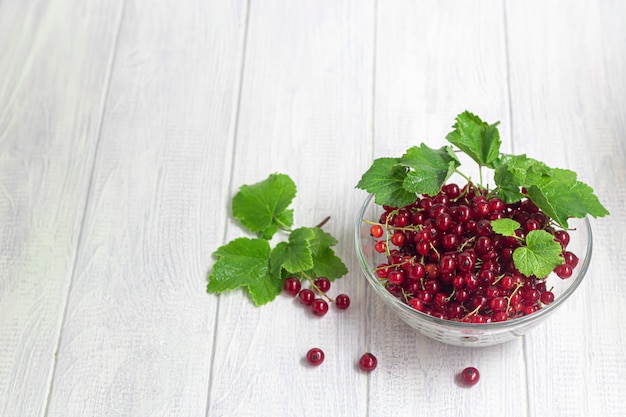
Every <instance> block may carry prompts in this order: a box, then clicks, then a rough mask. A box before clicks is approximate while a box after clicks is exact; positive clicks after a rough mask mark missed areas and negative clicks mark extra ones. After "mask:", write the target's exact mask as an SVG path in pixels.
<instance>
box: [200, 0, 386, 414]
mask: <svg viewBox="0 0 626 417" xmlns="http://www.w3.org/2000/svg"><path fill="white" fill-rule="evenodd" d="M373 25H374V9H373V3H372V2H366V3H364V2H362V1H343V2H317V1H303V2H292V1H269V2H253V3H252V4H251V9H250V16H249V28H248V40H247V46H246V59H245V67H244V74H243V89H242V102H241V113H240V118H239V122H238V136H237V143H236V148H235V161H234V170H233V187H232V189H231V193H233V194H234V193H235V192H236V190H237V187H239V186H240V185H242V184H250V183H254V182H257V181H260V180H262V179H264V178H265V177H266V176H267V175H268V174H270V173H272V172H284V173H286V174H288V175H290V176H291V177H292V178H293V179H294V181H295V182H296V184H297V186H298V195H297V196H296V199H295V201H294V204H293V208H294V210H295V224H296V226H313V225H315V224H317V223H318V222H319V221H320V220H321V219H323V218H324V217H325V216H327V215H331V216H332V218H331V220H330V222H329V223H327V225H326V226H324V229H325V230H326V231H328V232H330V233H331V234H333V235H334V236H336V237H337V238H338V239H339V243H338V245H337V247H336V249H337V252H338V254H339V256H341V257H342V259H343V260H344V261H345V262H346V264H347V266H348V268H349V269H350V271H351V272H350V274H349V276H347V277H345V278H342V279H340V280H337V281H335V283H334V284H333V286H332V288H331V291H330V293H331V295H336V294H339V293H341V292H345V293H348V294H349V295H350V296H351V297H352V298H353V300H354V303H353V305H351V307H350V309H349V310H347V311H345V312H338V311H336V310H335V309H334V308H331V311H330V312H329V313H328V314H327V315H326V316H324V317H323V318H321V319H319V318H316V317H314V316H313V315H312V314H311V313H310V312H309V311H308V310H307V309H305V308H304V307H303V306H301V305H300V304H299V303H298V302H297V301H296V300H295V299H293V298H289V297H287V296H284V295H280V296H279V297H278V299H277V300H276V301H274V302H272V303H271V304H268V305H265V306H263V307H262V308H257V307H254V306H253V305H252V304H251V303H250V301H249V300H248V299H247V297H246V296H245V295H243V294H242V293H241V292H234V293H229V294H224V295H222V296H220V306H219V312H218V317H219V320H218V328H217V334H216V337H217V345H216V352H215V359H214V361H213V366H212V371H211V372H212V378H213V382H212V387H211V392H210V395H209V413H208V414H209V415H210V416H216V417H218V416H235V415H236V416H256V415H259V414H263V415H268V416H291V415H297V416H324V415H329V414H331V415H341V416H363V415H366V394H367V393H366V388H367V377H366V375H363V374H360V373H358V372H355V365H356V362H357V361H358V358H359V356H360V354H361V353H362V352H364V349H365V348H366V346H365V340H366V336H367V335H366V330H367V328H366V327H365V326H364V319H365V317H364V311H365V310H364V308H365V306H364V301H365V294H364V291H365V282H364V280H363V278H362V277H361V275H360V273H359V270H358V265H357V263H356V259H355V256H354V245H353V241H352V236H353V227H354V222H355V220H356V214H357V211H358V208H359V207H360V205H361V203H362V198H364V196H363V195H362V194H360V193H359V192H358V191H357V190H355V189H354V186H355V185H356V183H357V182H358V179H359V178H360V174H359V173H360V172H362V171H363V170H365V168H366V166H367V165H369V163H370V153H369V150H370V149H371V130H370V129H371V86H372V77H373V75H372V63H373V61H372V60H373V56H372V54H373V28H374V26H373ZM243 234H244V233H243V232H242V231H241V229H240V228H239V227H238V226H237V225H236V224H229V227H228V233H227V239H228V240H230V239H232V238H235V237H239V236H242V235H243ZM331 307H332V306H331ZM314 346H318V347H320V348H322V349H323V350H324V351H325V352H326V360H325V362H324V364H323V365H322V366H321V367H319V368H315V369H313V368H309V367H307V366H306V365H304V364H303V362H302V360H303V358H304V356H305V354H306V352H307V351H308V349H310V348H312V347H314Z"/></svg>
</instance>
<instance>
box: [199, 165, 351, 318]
mask: <svg viewBox="0 0 626 417" xmlns="http://www.w3.org/2000/svg"><path fill="white" fill-rule="evenodd" d="M295 196H296V185H295V183H294V182H293V180H292V179H291V178H290V177H289V176H287V175H285V174H271V175H270V176H269V177H268V178H267V179H265V180H263V181H261V182H258V183H256V184H252V185H243V186H241V187H240V188H239V191H238V192H237V194H235V196H234V197H233V199H232V214H233V217H235V218H236V219H237V220H239V222H240V223H241V225H242V226H243V228H244V229H247V230H248V231H250V232H253V233H256V234H257V236H258V237H256V238H248V237H240V238H237V239H234V240H232V241H230V242H228V243H227V244H225V245H223V246H221V247H219V248H218V249H217V250H216V251H215V252H214V253H213V256H214V257H215V259H216V262H215V264H214V265H213V269H212V270H211V272H210V273H209V277H208V280H209V282H208V285H207V291H208V292H209V293H221V292H224V291H227V290H233V289H235V288H240V287H244V288H245V289H246V290H247V291H248V294H249V295H250V297H251V299H252V301H253V302H254V304H256V305H257V306H260V305H263V304H266V303H268V302H270V301H272V300H274V299H275V298H276V296H277V295H278V294H279V293H280V291H281V290H282V287H283V282H284V280H285V279H286V278H287V277H288V276H290V275H292V276H298V277H308V278H311V279H312V278H314V277H320V276H324V277H327V278H328V279H329V280H331V281H333V280H335V279H337V278H340V277H342V276H344V275H345V274H347V273H348V269H347V268H346V266H345V265H344V263H343V262H342V260H341V259H340V258H339V257H338V256H337V255H335V252H334V250H333V249H332V246H335V245H336V244H337V239H335V238H334V237H333V236H332V235H330V234H329V233H327V232H325V231H323V230H322V229H321V228H320V227H300V228H297V229H292V228H291V226H292V225H293V209H290V208H289V206H290V205H291V203H292V201H293V199H294V198H295ZM279 230H282V231H283V232H284V233H285V234H286V236H287V239H286V240H284V241H280V242H278V243H277V244H276V245H275V246H274V248H272V247H271V245H270V242H269V240H270V239H272V238H273V237H274V235H275V234H276V233H277V232H278V231H279Z"/></svg>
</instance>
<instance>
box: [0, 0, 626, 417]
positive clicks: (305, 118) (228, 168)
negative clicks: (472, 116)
mask: <svg viewBox="0 0 626 417" xmlns="http://www.w3.org/2000/svg"><path fill="white" fill-rule="evenodd" d="M624 24H626V4H624V3H623V2H617V1H608V0H607V1H602V2H597V1H596V2H594V1H584V0H574V1H569V0H568V1H565V0H554V1H550V2H545V1H543V2H541V1H538V0H530V1H526V2H505V1H503V0H479V1H474V2H464V1H460V0H452V1H447V2H436V1H434V0H427V1H420V2H412V1H409V0H388V1H376V0H367V1H360V0H338V1H332V2H331V1H314V0H303V1H297V2H294V1H288V0H267V1H256V0H238V1H235V2H233V1H227V0H210V1H205V0H182V1H174V0H165V1H160V2H147V1H143V0H116V1H108V2H102V1H95V0H93V1H92V0H89V1H80V2H79V1H76V0H49V1H47V2H34V1H30V0H21V1H17V0H0V51H1V53H0V74H1V76H0V219H2V220H3V222H2V229H0V230H1V231H2V233H0V415H2V416H3V417H4V416H31V415H34V416H46V417H52V416H64V417H65V416H151V417H152V416H170V415H177V416H178V415H182V416H210V417H216V416H217V417H221V416H258V415H261V416H329V415H330V416H342V417H343V416H346V417H353V416H371V417H378V416H389V415H419V416H421V415H454V416H476V415H480V416H487V417H491V416H502V415H513V416H526V417H530V416H543V415H549V416H559V417H560V416H568V417H569V416H595V415H603V416H609V417H618V416H622V415H623V410H624V407H626V396H625V395H624V394H623V393H622V391H623V390H622V389H621V387H622V385H623V384H622V379H623V378H622V376H623V375H624V374H626V357H625V356H624V354H623V349H621V346H622V344H624V343H625V342H626V325H625V324H624V321H623V320H621V317H624V316H625V315H626V311H625V310H626V307H624V301H623V300H624V299H626V294H625V290H624V285H623V284H622V282H621V281H623V279H622V277H623V275H624V274H626V262H624V261H623V260H622V259H623V255H622V254H621V252H622V251H623V248H624V247H626V233H624V232H625V229H624V225H623V224H622V223H623V222H622V221H621V219H623V218H624V216H625V215H626V213H625V212H624V202H625V201H626V172H625V168H624V166H625V163H626V161H625V158H626V142H625V141H624V137H625V136H626V116H625V115H626V98H625V97H626V31H624V30H623V27H624ZM465 109H468V110H471V111H473V112H475V113H477V114H478V115H480V116H481V117H483V118H484V119H486V120H487V121H489V122H495V121H497V120H499V121H501V125H500V132H501V136H502V139H503V150H504V151H506V152H514V153H526V154H528V155H529V156H531V157H535V158H537V159H540V160H543V161H545V162H547V163H549V164H550V165H554V166H561V167H566V168H570V169H573V170H575V171H576V172H578V173H579V177H580V179H582V180H583V181H585V182H587V183H589V184H590V185H592V186H593V187H594V189H595V190H596V192H597V194H598V195H599V196H600V199H601V200H602V201H603V202H604V203H605V205H606V206H607V208H608V209H609V210H610V211H611V213H612V215H611V216H610V217H608V218H604V219H596V220H593V221H592V227H593V231H594V259H593V262H592V264H591V268H590V270H589V273H588V276H587V277H586V279H585V282H583V284H582V286H581V287H580V290H579V291H578V292H577V293H576V294H575V295H574V296H573V297H572V299H571V300H569V301H568V302H567V303H566V304H565V305H564V306H563V307H561V309H560V310H558V311H557V312H556V313H555V314H554V316H553V317H552V318H550V319H549V320H548V322H546V323H545V324H543V325H541V326H539V327H537V328H536V329H534V330H532V331H531V333H529V334H528V335H527V336H525V337H523V338H520V339H519V340H515V341H513V342H510V343H507V344H504V345H501V346H494V347H489V348H481V349H462V348H457V347H451V346H445V345H442V344H439V343H436V342H433V341H430V340H429V339H426V338H425V337H422V336H420V335H419V334H417V333H416V332H415V331H414V330H412V329H410V328H409V327H408V326H406V325H404V324H402V323H400V322H399V321H398V320H397V319H396V318H395V317H394V316H393V315H392V313H391V312H390V310H388V309H387V308H386V307H385V306H384V305H383V304H382V303H381V302H379V301H378V300H377V299H376V298H375V295H374V293H373V292H372V291H371V290H370V288H369V287H368V286H367V283H366V281H365V279H364V277H363V276H362V274H361V271H360V267H359V265H358V262H357V259H356V256H355V254H354V242H353V228H354V221H355V220H356V214H357V211H358V209H359V208H360V206H361V204H362V202H363V199H364V198H365V193H364V192H363V191H360V190H356V189H354V186H355V184H356V183H357V182H358V180H359V178H360V176H361V174H362V173H363V172H364V171H365V170H366V169H367V168H368V167H369V165H370V163H371V161H372V159H373V158H376V157H380V156H397V155H399V154H401V153H402V152H404V151H405V150H406V149H407V148H408V147H410V146H412V145H416V144H419V143H420V142H425V143H427V144H428V145H430V146H432V147H439V146H442V144H443V140H444V137H445V135H446V134H447V133H448V132H449V131H450V129H451V125H452V123H453V119H454V117H455V115H456V114H458V113H459V112H461V111H463V110H465ZM273 172H284V173H286V174H288V175H290V176H291V177H292V178H293V179H294V180H295V182H296V184H297V186H298V194H297V196H296V199H295V201H294V204H293V208H294V210H295V225H296V226H312V225H314V224H316V223H318V222H319V221H320V220H321V219H323V218H324V217H325V216H327V215H329V214H330V215H331V216H332V217H331V220H330V222H329V223H327V224H326V225H325V226H324V229H325V230H327V231H328V232H330V233H332V234H333V235H334V236H336V237H337V238H338V239H339V243H338V245H337V247H336V249H337V252H338V254H339V255H340V256H341V257H342V258H343V259H344V261H345V262H346V264H347V266H348V268H349V269H350V273H349V275H348V276H347V277H345V278H343V279H341V280H338V281H335V282H334V283H333V286H332V288H331V295H336V294H339V293H341V292H344V293H347V294H349V295H350V297H351V298H352V305H351V307H350V309H348V310H347V311H344V312H337V311H336V310H335V309H334V308H332V306H331V311H330V312H329V313H328V314H327V315H326V316H325V317H323V318H322V319H318V318H316V317H314V316H312V314H309V312H307V311H306V310H305V309H304V308H303V307H302V306H301V305H300V304H299V303H297V302H296V301H295V300H294V299H293V298H290V297H288V296H286V295H282V294H281V295H280V296H279V297H278V298H277V299H276V300H275V301H274V302H272V303H270V304H268V305H266V306H263V307H260V308H257V307H254V306H253V305H252V303H251V302H250V301H249V299H248V297H247V296H246V295H245V294H244V293H243V292H242V291H232V292H230V293H225V294H222V295H219V296H216V295H210V294H206V293H205V288H206V275H207V272H208V271H209V270H210V268H211V266H212V263H213V259H212V258H211V253H212V252H213V251H214V250H215V249H217V248H218V247H219V246H220V245H222V244H223V243H225V242H227V241H229V240H231V239H233V238H236V237H240V236H245V235H246V233H245V232H243V231H242V230H241V229H240V227H239V225H238V224H237V223H236V222H235V221H234V220H233V219H232V218H231V216H230V200H231V198H232V196H233V195H234V194H235V193H236V191H237V189H238V187H239V186H240V185H242V184H245V183H253V182H257V181H260V180H262V179H264V178H266V177H267V175H268V174H270V173H273ZM279 239H280V237H279V238H277V240H279ZM313 346H318V347H321V348H322V349H324V351H325V353H326V360H325V362H324V364H323V365H322V366H320V367H319V368H311V367H308V366H307V365H306V364H305V363H304V361H303V358H304V356H305V354H306V351H307V350H308V349H309V348H311V347H313ZM365 351H371V352H373V353H374V354H376V356H377V357H378V360H379V366H378V368H377V369H376V370H375V371H374V372H373V373H371V374H369V375H366V374H364V373H362V372H360V371H359V370H358V369H357V366H356V363H357V361H358V358H359V356H360V355H361V354H362V353H364V352H365ZM468 365H473V366H476V367H478V368H479V370H480V372H481V381H480V382H479V383H478V385H476V386H474V387H473V388H471V389H465V388H462V387H460V386H459V385H457V384H456V383H455V375H456V374H457V373H458V372H459V371H460V370H461V369H462V368H463V367H465V366H468Z"/></svg>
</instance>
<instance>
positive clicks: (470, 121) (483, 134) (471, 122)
mask: <svg viewBox="0 0 626 417" xmlns="http://www.w3.org/2000/svg"><path fill="white" fill-rule="evenodd" d="M498 124H499V122H496V123H494V124H492V125H490V124H488V123H486V122H483V121H482V120H481V119H480V118H479V117H478V116H476V115H475V114H472V113H470V112H468V111H465V112H463V113H461V114H459V115H458V116H457V117H456V123H455V124H454V125H453V126H452V128H453V129H454V130H453V131H452V132H450V133H448V135H447V136H446V139H447V140H448V142H450V143H452V144H453V145H456V146H457V147H458V148H459V149H461V150H462V151H463V152H465V153H466V154H467V155H469V156H470V157H471V158H472V159H473V160H474V161H476V162H477V163H478V164H479V165H482V166H486V167H489V168H493V167H494V164H495V163H496V161H497V159H498V157H499V155H500V145H501V143H502V142H501V140H500V133H499V132H498V129H497V126H498Z"/></svg>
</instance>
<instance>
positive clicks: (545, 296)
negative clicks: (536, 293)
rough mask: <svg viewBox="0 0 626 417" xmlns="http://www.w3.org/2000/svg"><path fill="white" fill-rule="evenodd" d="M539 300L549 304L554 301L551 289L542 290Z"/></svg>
mask: <svg viewBox="0 0 626 417" xmlns="http://www.w3.org/2000/svg"><path fill="white" fill-rule="evenodd" d="M540 300H541V302H542V303H543V304H550V303H551V302H553V301H554V293H553V292H552V291H545V292H542V293H541V298H540Z"/></svg>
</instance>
